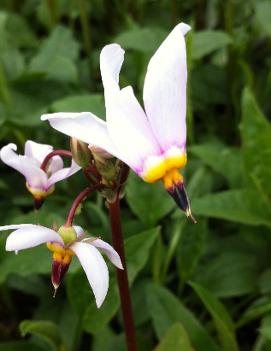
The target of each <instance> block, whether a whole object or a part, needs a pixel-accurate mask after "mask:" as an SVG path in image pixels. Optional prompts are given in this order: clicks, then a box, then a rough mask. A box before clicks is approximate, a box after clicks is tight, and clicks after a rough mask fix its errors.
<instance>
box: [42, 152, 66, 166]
mask: <svg viewBox="0 0 271 351" xmlns="http://www.w3.org/2000/svg"><path fill="white" fill-rule="evenodd" d="M54 156H64V157H70V158H72V153H71V151H68V150H54V151H52V152H50V153H49V154H48V155H47V156H46V157H45V159H44V160H43V162H42V164H41V166H40V168H41V169H42V170H43V171H46V167H47V165H48V163H49V161H50V160H51V158H52V157H54Z"/></svg>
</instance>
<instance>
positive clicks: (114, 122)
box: [41, 23, 193, 219]
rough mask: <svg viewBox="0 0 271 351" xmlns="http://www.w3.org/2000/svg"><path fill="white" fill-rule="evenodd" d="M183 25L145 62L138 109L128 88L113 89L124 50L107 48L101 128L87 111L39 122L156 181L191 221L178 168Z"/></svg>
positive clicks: (182, 139)
mask: <svg viewBox="0 0 271 351" xmlns="http://www.w3.org/2000/svg"><path fill="white" fill-rule="evenodd" d="M189 30H190V27H189V26H188V25H187V24H184V23H180V24H178V25H177V26H176V27H175V28H174V29H173V30H172V32H171V33H170V34H169V35H168V37H167V38H166V39H165V40H164V42H163V43H162V44H161V46H160V47H159V48H158V50H157V51H156V53H155V54H154V55H153V57H152V58H151V60H150V62H149V65H148V69H147V73H146V76H145V83H144V92H143V100H144V107H145V110H143V108H142V107H141V106H140V104H139V102H138V100H137V99H136V97H135V95H134V92H133V89H132V87H131V86H127V87H125V88H123V89H121V88H120V87H119V73H120V69H121V66H122V63H123V60H124V50H123V49H122V48H121V47H120V46H119V45H118V44H111V45H107V46H105V47H104V48H103V50H102V52H101V55H100V68H101V75H102V81H103V86H104V95H105V105H106V123H105V122H104V121H102V120H101V119H99V118H97V117H96V116H95V115H94V114H92V113H90V112H82V113H53V114H46V115H43V116H42V117H41V119H42V120H48V121H49V123H50V124H51V126H52V127H53V128H55V129H56V130H58V131H60V132H62V133H64V134H67V135H69V136H72V137H75V138H78V139H80V140H82V141H84V142H85V143H88V144H90V145H95V146H97V147H100V148H102V149H104V150H106V151H107V152H109V153H110V154H112V155H114V156H116V157H117V158H119V159H120V160H122V161H123V162H125V163H126V164H127V165H129V166H130V167H131V168H132V169H133V171H134V172H135V173H137V174H138V175H139V176H140V177H141V178H143V179H144V180H145V181H146V182H149V183H154V182H156V181H158V180H162V181H163V183H164V186H165V188H166V190H167V191H168V193H169V194H170V195H171V196H172V197H173V198H174V200H175V201H176V203H177V204H178V206H179V207H180V208H181V209H182V210H183V211H184V212H185V213H186V215H187V216H190V217H191V218H192V219H193V216H192V214H191V209H190V205H189V200H188V197H187V195H186V192H185V188H184V180H183V176H182V175H181V174H180V173H179V169H181V168H182V167H184V166H185V164H186V161H187V158H186V81H187V66H186V47H185V39H184V36H185V34H186V33H187V32H188V31H189Z"/></svg>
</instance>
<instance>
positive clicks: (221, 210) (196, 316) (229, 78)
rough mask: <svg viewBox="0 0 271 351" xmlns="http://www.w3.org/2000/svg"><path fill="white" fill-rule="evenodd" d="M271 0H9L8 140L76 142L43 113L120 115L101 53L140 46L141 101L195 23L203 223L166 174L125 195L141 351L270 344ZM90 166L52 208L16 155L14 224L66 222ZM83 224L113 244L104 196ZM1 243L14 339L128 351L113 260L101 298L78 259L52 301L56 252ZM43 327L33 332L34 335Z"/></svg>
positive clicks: (5, 339)
mask: <svg viewBox="0 0 271 351" xmlns="http://www.w3.org/2000/svg"><path fill="white" fill-rule="evenodd" d="M270 19H271V2H270V0H248V1H242V0H225V1H219V0H192V1H180V0H179V1H178V0H171V1H167V0H161V1H158V0H156V1H155V0H133V1H132V0H112V1H111V0H102V1H99V0H88V1H87V0H78V1H76V0H43V1H42V0H1V3H0V124H1V129H0V138H1V143H2V145H5V144H6V143H9V142H15V143H16V144H17V145H18V146H19V149H21V150H22V148H23V145H24V142H25V141H26V140H27V139H33V140H36V141H38V142H45V143H49V144H52V145H54V146H55V147H68V145H69V140H68V138H66V137H65V136H63V135H61V134H59V133H57V132H55V131H54V130H52V129H50V128H49V127H48V126H47V124H46V123H44V122H41V121H40V118H39V117H40V115H41V113H44V112H57V111H70V112H72V111H74V112H76V111H92V112H94V113H95V114H97V115H98V116H99V117H100V118H104V117H105V109H104V104H103V95H102V94H103V90H102V85H101V78H100V72H99V52H100V50H101V48H102V47H103V46H104V45H105V44H107V43H110V42H117V43H119V44H121V45H122V46H123V47H124V49H126V60H125V63H124V67H123V71H122V74H121V83H122V84H123V85H126V84H128V83H129V84H132V85H133V86H134V87H135V91H136V93H137V94H138V96H139V98H141V94H142V86H143V82H144V75H145V72H146V66H147V63H148V60H149V58H150V57H151V56H152V54H153V53H154V51H155V50H156V49H157V47H158V46H159V44H160V43H161V41H162V40H163V39H164V38H165V37H166V35H167V34H168V33H169V31H170V30H171V29H172V28H173V26H174V25H175V24H176V23H178V22H180V21H183V22H187V23H189V24H190V25H191V26H192V31H191V32H190V33H189V34H188V35H187V50H188V62H189V84H188V113H187V122H188V159H189V162H188V165H187V167H186V172H185V173H186V174H185V179H186V183H187V189H188V193H189V194H190V197H191V202H192V209H193V212H194V213H195V216H196V217H197V220H198V224H197V225H192V224H191V223H190V222H188V221H187V220H186V219H185V218H184V215H183V214H182V213H181V212H180V211H179V210H178V209H176V207H175V205H174V203H173V201H172V200H171V199H170V198H169V197H168V196H167V194H166V193H165V192H164V190H163V189H162V187H161V186H160V184H155V185H147V184H144V183H143V182H142V181H141V180H140V179H139V178H137V177H136V176H135V175H134V174H131V175H130V177H129V179H128V183H127V187H126V195H127V196H126V198H125V199H124V200H123V201H122V220H123V228H124V233H125V245H126V253H127V263H128V269H129V281H130V284H131V292H132V299H133V305H134V313H135V323H136V328H137V338H138V343H139V350H140V351H149V350H157V351H164V350H166V351H175V350H176V351H177V350H183V351H219V350H223V351H238V350H240V351H241V350H244V351H247V350H251V351H270V350H271V332H270V330H271V260H270V251H271V232H270V227H271V197H270V196H271V181H270V180H271V125H270V121H268V119H267V116H268V115H270V113H271V104H270V94H271V69H270V68H271V60H270V57H271V56H270V54H271V20H270ZM85 184H86V181H85V180H84V178H83V176H82V175H81V174H77V175H76V176H74V177H72V178H70V179H68V180H67V181H66V182H62V183H61V184H57V189H56V191H55V193H54V195H52V196H51V197H49V198H48V200H47V201H46V203H45V205H44V207H43V209H42V211H40V212H39V213H38V214H37V213H35V212H34V211H33V209H32V199H31V198H30V195H29V194H28V193H27V192H26V190H25V187H24V180H23V178H22V177H21V176H20V175H19V174H18V173H16V172H13V171H12V170H11V169H9V168H8V167H6V166H5V165H3V164H1V180H0V193H1V199H0V219H1V224H8V223H23V222H25V223H27V222H29V223H31V222H33V223H37V222H38V223H40V224H43V225H47V226H51V225H52V224H53V223H56V224H57V225H61V224H63V222H64V218H65V215H66V214H67V211H68V208H69V206H70V204H71V202H72V199H73V197H74V196H75V195H76V194H77V193H78V192H79V191H80V190H81V189H83V187H84V186H85ZM77 222H78V224H80V225H82V226H84V227H85V228H86V229H87V230H88V232H91V233H93V234H94V235H102V237H103V238H104V239H105V240H109V241H110V231H109V223H108V219H107V211H106V208H105V206H104V204H103V200H102V199H101V198H100V197H99V196H96V195H94V196H93V197H92V198H91V199H90V200H89V201H88V202H87V203H86V204H85V205H84V207H83V211H82V214H81V216H80V217H78V219H77ZM5 238H6V234H1V237H0V242H1V251H0V259H1V264H0V282H1V285H0V312H1V314H0V337H1V342H0V351H2V350H3V351H9V350H12V351H17V350H20V351H24V350H27V351H30V350H31V351H32V350H33V351H42V350H59V351H60V350H61V351H75V350H80V351H81V350H82V351H84V350H92V351H111V350H113V349H115V350H118V351H121V350H125V343H124V335H123V333H122V330H123V325H122V319H121V313H120V310H119V298H118V291H117V285H116V281H115V277H114V270H113V268H112V267H111V268H112V272H111V273H112V274H111V284H110V290H109V294H108V296H107V299H106V301H105V303H104V305H103V306H102V308H101V309H100V310H97V309H96V307H95V305H94V301H93V296H92V293H91V290H90V289H89V287H88V284H87V280H86V279H85V276H84V274H83V272H82V270H81V269H80V267H79V264H78V262H76V260H74V262H73V264H72V266H71V269H70V272H69V274H68V275H67V277H66V280H65V283H64V284H63V286H62V288H61V289H60V291H59V292H58V296H57V297H56V298H55V299H52V288H51V286H50V278H49V275H50V269H51V267H50V264H51V263H50V253H49V251H47V250H46V249H45V248H44V247H38V248H36V249H32V250H26V251H25V252H21V253H20V254H19V255H17V256H14V255H13V254H11V253H6V252H5V251H4V246H5ZM25 335H30V337H28V338H26V339H22V337H21V336H25Z"/></svg>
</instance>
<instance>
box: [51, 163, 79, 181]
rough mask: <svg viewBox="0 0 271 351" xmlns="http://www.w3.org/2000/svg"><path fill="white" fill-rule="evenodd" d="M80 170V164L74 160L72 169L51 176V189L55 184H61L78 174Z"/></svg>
mask: <svg viewBox="0 0 271 351" xmlns="http://www.w3.org/2000/svg"><path fill="white" fill-rule="evenodd" d="M80 169H81V167H80V166H78V164H77V163H76V162H75V161H74V160H72V164H71V167H66V168H62V169H60V170H59V171H57V172H56V173H54V174H52V175H51V177H50V178H49V180H48V185H49V187H50V186H52V185H53V184H55V183H57V182H59V181H60V180H63V179H66V178H69V177H70V176H72V175H73V174H74V173H76V172H78V171H79V170H80Z"/></svg>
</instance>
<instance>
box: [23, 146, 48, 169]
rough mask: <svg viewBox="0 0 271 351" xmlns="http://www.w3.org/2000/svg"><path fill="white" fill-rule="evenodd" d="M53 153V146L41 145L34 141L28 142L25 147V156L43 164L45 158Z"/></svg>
mask: <svg viewBox="0 0 271 351" xmlns="http://www.w3.org/2000/svg"><path fill="white" fill-rule="evenodd" d="M52 151H53V147H52V146H51V145H46V144H39V143H36V142H35V141H32V140H27V142H26V143H25V147H24V154H25V155H26V156H28V157H30V158H34V159H36V160H37V161H39V163H40V164H41V163H42V161H43V160H44V159H45V157H46V156H47V155H48V154H49V153H50V152H52Z"/></svg>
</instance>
